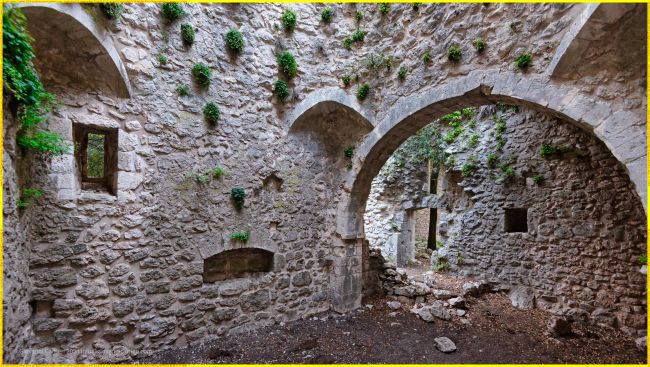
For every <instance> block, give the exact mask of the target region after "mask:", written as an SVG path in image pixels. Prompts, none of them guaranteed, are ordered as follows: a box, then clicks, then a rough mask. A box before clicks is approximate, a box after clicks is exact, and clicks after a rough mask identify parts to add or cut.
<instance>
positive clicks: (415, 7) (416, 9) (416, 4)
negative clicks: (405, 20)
mask: <svg viewBox="0 0 650 367" xmlns="http://www.w3.org/2000/svg"><path fill="white" fill-rule="evenodd" d="M421 5H422V3H413V5H412V7H413V11H418V10H420V6H421Z"/></svg>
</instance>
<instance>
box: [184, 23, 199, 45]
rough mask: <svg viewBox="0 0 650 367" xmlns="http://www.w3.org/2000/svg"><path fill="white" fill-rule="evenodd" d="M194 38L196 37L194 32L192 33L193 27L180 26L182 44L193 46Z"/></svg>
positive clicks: (189, 25) (186, 24) (187, 25)
mask: <svg viewBox="0 0 650 367" xmlns="http://www.w3.org/2000/svg"><path fill="white" fill-rule="evenodd" d="M195 36H196V32H195V31H194V27H192V25H191V24H189V23H183V24H181V38H183V43H184V44H186V45H189V46H191V45H193V44H194V37H195Z"/></svg>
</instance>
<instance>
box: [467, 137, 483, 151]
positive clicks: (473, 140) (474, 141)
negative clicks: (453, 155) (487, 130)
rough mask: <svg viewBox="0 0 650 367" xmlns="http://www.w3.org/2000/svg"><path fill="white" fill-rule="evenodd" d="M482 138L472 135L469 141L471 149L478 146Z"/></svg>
mask: <svg viewBox="0 0 650 367" xmlns="http://www.w3.org/2000/svg"><path fill="white" fill-rule="evenodd" d="M480 138H481V136H480V135H479V134H472V135H470V137H469V140H468V142H467V145H468V146H469V147H470V148H473V147H475V146H477V145H478V142H479V139H480Z"/></svg>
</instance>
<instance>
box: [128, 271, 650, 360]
mask: <svg viewBox="0 0 650 367" xmlns="http://www.w3.org/2000/svg"><path fill="white" fill-rule="evenodd" d="M411 273H412V274H411V276H418V274H417V271H411ZM436 277H437V279H436V283H437V284H440V285H445V287H444V288H449V289H457V287H460V285H462V279H456V278H452V277H446V276H444V275H436ZM441 288H442V287H441ZM388 300H389V299H387V298H379V297H376V298H372V299H368V300H364V307H362V308H361V309H359V310H356V311H354V312H352V313H350V314H347V315H339V314H336V313H325V314H322V315H319V316H318V317H311V318H309V319H308V320H298V321H294V322H290V323H287V324H286V325H283V326H279V325H278V326H272V327H266V328H263V329H260V330H257V331H255V332H251V333H245V334H240V335H234V336H228V337H224V338H221V339H218V340H216V341H209V342H205V343H204V344H202V345H198V346H194V347H191V348H175V349H171V350H167V351H162V352H158V353H157V354H156V355H155V356H153V357H149V358H146V359H142V360H140V361H139V362H140V363H306V364H328V363H645V361H646V353H645V352H642V351H639V350H638V349H637V348H636V347H635V344H634V340H633V339H632V338H630V337H628V336H625V335H623V334H622V333H620V332H618V331H616V330H611V329H604V328H599V327H589V328H587V327H582V326H574V334H575V335H573V336H571V337H565V338H552V337H550V336H548V335H547V334H546V322H547V321H548V319H549V316H550V315H549V314H548V313H546V312H544V311H542V310H519V309H515V308H513V307H512V306H511V304H510V300H509V299H508V298H507V297H506V296H505V295H503V294H486V295H483V296H481V297H480V298H476V299H475V298H469V299H468V300H467V301H468V302H467V303H468V305H467V309H468V310H467V315H465V316H464V317H462V318H461V317H459V316H457V315H454V318H453V319H452V320H451V321H443V320H438V319H436V320H434V322H431V323H427V322H425V321H423V320H421V319H419V318H417V317H416V316H415V315H414V314H412V313H410V312H409V311H408V309H409V308H410V306H407V305H403V307H402V309H401V310H398V311H394V310H391V309H389V308H388V306H387V305H386V302H387V301H388ZM441 336H446V337H448V338H450V339H451V340H452V341H453V342H454V343H455V344H456V347H457V351H455V352H453V353H450V354H444V353H441V352H439V351H438V350H437V349H436V348H435V344H434V342H433V339H434V338H437V337H441Z"/></svg>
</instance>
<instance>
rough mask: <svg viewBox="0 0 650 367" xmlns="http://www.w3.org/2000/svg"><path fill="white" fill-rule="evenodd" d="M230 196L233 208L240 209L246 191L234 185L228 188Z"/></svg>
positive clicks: (242, 205)
mask: <svg viewBox="0 0 650 367" xmlns="http://www.w3.org/2000/svg"><path fill="white" fill-rule="evenodd" d="M230 198H231V199H232V202H233V203H234V204H235V208H237V209H242V208H243V207H244V202H245V200H246V192H245V191H244V189H242V188H241V187H234V188H233V189H232V190H230Z"/></svg>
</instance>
